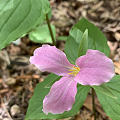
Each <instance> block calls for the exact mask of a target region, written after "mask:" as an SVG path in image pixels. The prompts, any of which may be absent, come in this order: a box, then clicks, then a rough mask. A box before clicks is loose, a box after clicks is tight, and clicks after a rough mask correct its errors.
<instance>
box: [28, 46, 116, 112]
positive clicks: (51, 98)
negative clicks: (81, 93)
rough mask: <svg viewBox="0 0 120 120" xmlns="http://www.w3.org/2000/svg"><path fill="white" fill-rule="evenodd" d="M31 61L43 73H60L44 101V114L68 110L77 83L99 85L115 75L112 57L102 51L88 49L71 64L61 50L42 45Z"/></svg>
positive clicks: (74, 94)
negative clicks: (58, 78) (59, 77)
mask: <svg viewBox="0 0 120 120" xmlns="http://www.w3.org/2000/svg"><path fill="white" fill-rule="evenodd" d="M30 62H31V64H34V65H35V66H36V67H37V68H38V69H40V70H41V71H42V72H44V71H48V72H52V73H55V74H57V75H59V76H63V77H62V78H61V79H60V80H59V81H57V82H55V83H54V84H53V86H52V87H51V89H50V92H49V93H48V95H47V96H45V98H44V100H43V112H44V113H45V114H48V113H52V114H61V113H63V112H65V111H69V110H71V109H72V105H73V104H74V102H75V96H76V93H77V83H79V84H81V85H90V86H93V85H101V84H103V83H105V82H109V81H110V80H111V78H112V77H113V76H114V74H115V72H114V65H113V62H112V60H111V59H109V58H108V57H107V56H105V54H104V53H101V52H100V51H98V50H91V49H89V50H88V51H87V53H86V55H83V56H81V57H79V58H78V59H77V60H76V65H72V64H71V63H70V62H69V61H68V60H67V57H66V55H65V53H64V52H62V51H61V50H59V49H57V48H56V47H55V46H50V45H43V46H42V47H40V48H37V49H36V50H35V51H34V56H32V57H31V58H30Z"/></svg>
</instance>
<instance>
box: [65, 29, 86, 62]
mask: <svg viewBox="0 0 120 120" xmlns="http://www.w3.org/2000/svg"><path fill="white" fill-rule="evenodd" d="M87 48H88V31H87V30H86V31H85V32H84V33H82V32H81V31H80V30H79V29H77V28H73V29H72V30H71V31H70V35H69V37H68V39H67V41H66V45H65V53H66V55H67V58H68V59H69V61H70V62H71V63H72V64H75V61H76V59H77V58H78V57H79V56H81V55H84V54H85V53H86V51H87Z"/></svg>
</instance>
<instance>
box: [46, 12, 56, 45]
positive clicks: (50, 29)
mask: <svg viewBox="0 0 120 120" xmlns="http://www.w3.org/2000/svg"><path fill="white" fill-rule="evenodd" d="M46 21H47V24H48V28H49V32H50V35H51V39H52V42H53V45H56V42H55V39H54V36H53V32H52V28H51V25H50V20H49V18H48V14H46Z"/></svg>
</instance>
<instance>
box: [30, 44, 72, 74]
mask: <svg viewBox="0 0 120 120" xmlns="http://www.w3.org/2000/svg"><path fill="white" fill-rule="evenodd" d="M30 62H31V64H34V65H35V66H36V67H38V68H39V69H40V70H41V71H42V72H44V71H48V72H53V73H55V74H57V75H61V76H64V75H68V73H69V71H68V70H69V69H70V68H71V67H72V66H73V65H72V64H70V63H69V61H68V60H67V58H66V55H65V53H64V52H62V51H61V50H59V49H57V48H56V47H55V46H50V45H43V46H42V47H40V48H37V49H36V50H35V51H34V56H32V57H31V58H30Z"/></svg>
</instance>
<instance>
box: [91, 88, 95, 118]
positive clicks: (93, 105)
mask: <svg viewBox="0 0 120 120" xmlns="http://www.w3.org/2000/svg"><path fill="white" fill-rule="evenodd" d="M92 107H93V115H94V120H96V108H95V91H94V89H93V88H92Z"/></svg>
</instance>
